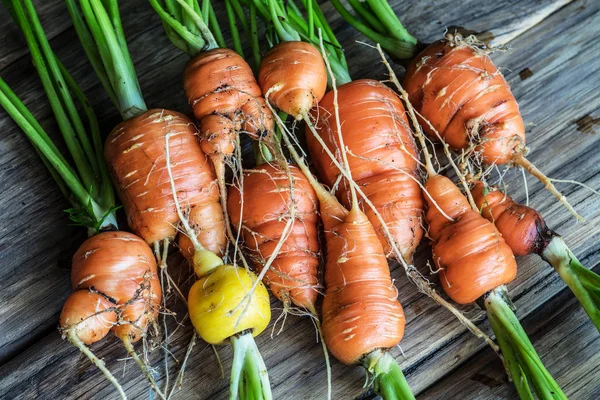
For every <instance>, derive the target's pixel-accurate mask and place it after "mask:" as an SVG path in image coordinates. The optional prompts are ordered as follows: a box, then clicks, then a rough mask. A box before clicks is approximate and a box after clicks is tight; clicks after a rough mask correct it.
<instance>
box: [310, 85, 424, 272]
mask: <svg viewBox="0 0 600 400" xmlns="http://www.w3.org/2000/svg"><path fill="white" fill-rule="evenodd" d="M338 93H339V110H340V119H341V121H342V125H343V126H344V129H343V135H344V142H345V143H346V146H347V147H348V152H349V155H348V159H349V162H350V170H351V171H352V176H353V178H354V180H355V182H356V183H357V184H358V185H359V186H360V187H361V189H362V192H363V193H364V194H365V196H366V197H367V198H368V199H369V200H370V201H371V202H372V203H373V205H374V206H375V207H376V211H374V210H371V209H370V207H369V206H368V205H366V204H364V201H360V205H361V209H362V210H363V211H364V212H365V213H366V214H367V216H368V217H369V220H370V221H371V222H372V223H373V225H374V226H375V229H376V230H377V234H378V236H379V238H380V241H381V243H382V245H383V246H384V250H385V252H386V254H388V255H392V252H393V249H392V247H391V245H390V243H388V238H387V235H386V232H385V231H384V227H383V226H382V225H383V224H382V222H380V221H379V219H378V217H377V215H375V212H379V214H380V215H381V217H382V218H383V221H384V223H385V224H386V226H387V228H388V229H389V232H390V233H391V235H392V237H393V239H394V241H395V243H396V245H397V246H398V248H399V249H400V251H401V255H402V257H403V258H404V259H405V260H407V261H408V262H410V261H411V260H412V255H413V252H414V251H415V249H416V247H417V245H418V244H419V243H420V241H421V238H422V236H423V228H422V225H423V198H422V196H421V189H420V187H419V178H418V177H417V166H418V162H419V161H418V154H417V149H416V145H415V142H414V139H413V137H412V133H411V131H410V128H409V125H408V121H407V119H406V116H405V112H404V107H403V106H402V103H401V102H400V99H399V98H398V96H397V95H396V94H395V93H394V92H393V91H392V90H391V89H389V88H388V87H387V86H385V85H383V84H381V83H379V82H377V81H374V80H367V79H361V80H357V81H353V82H351V83H348V84H346V85H342V86H340V88H339V92H338ZM333 106H334V105H333V92H329V93H327V95H326V96H325V97H324V98H323V100H321V101H320V102H319V106H318V107H316V108H314V109H313V111H312V112H311V115H312V117H313V118H314V119H315V120H316V121H317V122H316V124H315V127H316V130H317V132H318V134H319V136H320V138H322V140H323V142H324V143H325V144H326V145H327V147H328V148H329V150H330V151H331V152H333V153H336V154H339V149H340V146H339V141H338V140H337V134H336V125H335V123H334V122H335V121H334V118H335V114H334V113H333ZM306 141H307V145H308V149H309V152H310V154H311V156H312V160H313V163H314V165H315V168H316V170H317V172H318V173H319V176H320V177H321V179H322V180H323V182H324V183H325V184H326V185H329V186H331V187H333V186H335V185H336V184H337V187H338V190H337V195H338V198H339V199H340V200H341V201H342V202H343V203H344V205H346V206H349V204H350V201H351V198H350V197H351V196H350V190H349V184H348V182H347V181H346V180H345V179H343V180H342V181H341V182H339V183H336V182H337V180H338V179H339V177H340V171H339V169H338V168H337V167H336V165H334V164H333V163H332V162H331V159H330V158H329V156H328V155H327V153H326V152H325V150H324V149H323V147H322V146H321V143H320V142H319V140H318V138H317V137H316V136H315V135H314V134H313V133H312V130H311V129H308V128H307V129H306Z"/></svg>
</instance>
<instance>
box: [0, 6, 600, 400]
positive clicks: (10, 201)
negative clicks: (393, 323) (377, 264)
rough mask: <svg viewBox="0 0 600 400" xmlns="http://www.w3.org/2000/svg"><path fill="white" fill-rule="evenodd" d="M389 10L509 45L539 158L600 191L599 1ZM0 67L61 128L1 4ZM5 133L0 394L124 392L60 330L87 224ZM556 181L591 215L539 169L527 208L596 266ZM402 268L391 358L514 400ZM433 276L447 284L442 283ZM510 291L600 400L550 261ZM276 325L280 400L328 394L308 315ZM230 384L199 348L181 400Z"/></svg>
mask: <svg viewBox="0 0 600 400" xmlns="http://www.w3.org/2000/svg"><path fill="white" fill-rule="evenodd" d="M36 3H37V4H38V5H39V7H38V10H39V12H40V14H41V19H42V23H43V24H44V27H45V29H46V32H47V33H48V35H49V37H50V38H51V45H52V46H53V48H54V49H55V50H56V52H57V53H58V55H59V57H60V58H61V60H62V61H63V63H64V64H65V65H66V66H67V67H68V68H69V70H70V71H71V72H72V74H73V75H74V77H75V78H76V79H77V80H78V82H80V84H81V86H82V87H83V89H84V91H85V92H86V93H87V94H88V96H89V97H90V99H91V101H92V104H93V105H94V107H95V108H96V110H97V113H98V115H99V117H100V119H101V123H102V128H103V131H104V132H108V131H109V130H110V129H111V127H112V126H114V125H115V124H116V123H117V121H118V119H119V117H118V115H117V114H116V112H115V111H114V108H113V107H112V105H111V104H110V103H109V101H108V100H107V99H106V96H105V95H104V93H103V91H102V88H101V87H100V85H99V83H98V81H97V79H96V77H95V75H94V74H93V71H92V69H91V68H90V66H89V65H88V64H87V62H86V61H85V58H84V55H83V51H82V49H81V48H80V46H79V43H78V41H77V39H76V36H75V34H74V31H73V29H72V27H71V24H70V22H69V19H68V17H67V12H66V9H65V6H64V3H63V2H62V1H59V0H48V1H41V0H40V1H37V2H36ZM121 3H122V4H121V10H122V15H123V21H124V25H125V31H126V33H127V36H128V42H129V46H130V49H131V52H132V57H133V59H134V62H135V64H136V68H137V71H138V75H139V78H140V81H141V85H142V90H143V91H144V95H145V98H146V100H147V103H148V105H149V106H153V107H154V106H156V107H164V108H170V109H176V110H181V111H188V107H187V105H186V102H185V99H184V98H183V95H182V91H181V71H182V68H183V65H184V64H185V62H186V57H185V56H184V55H183V54H181V53H180V52H179V51H178V50H177V49H175V48H174V47H173V46H172V45H171V44H170V43H169V42H168V40H167V39H166V37H165V35H164V33H163V31H162V26H161V25H160V23H159V20H158V18H157V17H156V16H155V15H154V14H153V11H152V10H151V8H150V6H149V5H148V4H147V2H144V1H142V0H128V1H122V2H121ZM391 3H392V5H393V7H394V9H395V10H396V11H397V12H398V15H400V16H401V18H402V20H403V21H404V22H405V25H406V27H407V28H408V30H409V31H411V32H412V33H413V34H415V35H416V36H417V37H418V38H419V39H421V40H423V41H425V42H427V41H432V40H435V39H436V38H439V37H440V36H441V35H443V34H444V32H445V29H446V28H448V27H452V29H456V28H458V27H460V28H464V29H467V30H471V31H475V32H482V35H483V36H485V37H487V38H490V39H492V40H493V42H494V43H496V44H506V45H508V46H509V47H510V49H509V50H508V51H507V52H504V53H497V54H495V55H494V60H495V62H496V64H497V65H498V66H499V67H500V68H502V70H503V72H504V74H505V76H506V78H507V79H508V81H509V82H510V84H511V86H512V89H513V91H514V94H515V96H516V97H517V99H518V101H519V103H520V106H521V110H522V113H523V116H524V119H525V121H526V123H527V124H528V125H527V126H528V144H529V146H530V147H531V153H530V155H529V158H530V159H531V160H532V161H533V162H534V163H535V164H536V165H537V166H538V167H539V168H540V169H542V170H543V171H545V172H546V173H547V174H548V175H550V176H552V177H555V178H559V179H576V180H578V181H580V182H584V183H586V184H588V185H590V186H592V187H594V188H600V152H599V151H598V148H599V147H598V146H599V145H600V135H598V133H599V131H600V128H599V127H598V121H599V117H600V96H599V95H598V91H599V90H600V79H599V77H600V41H598V33H599V31H598V26H600V2H598V1H592V0H588V1H574V2H568V1H564V0H560V1H559V0H554V1H553V0H543V1H539V0H523V1H511V0H499V1H493V2H492V1H481V0H465V1H462V2H457V1H451V0H443V1H433V0H426V1H419V2H416V1H408V0H402V1H392V2H391ZM323 10H324V11H325V13H326V15H327V17H329V18H330V21H331V22H332V26H333V28H334V30H335V32H336V34H338V37H339V39H340V41H341V43H342V45H343V46H344V47H345V48H346V51H347V56H348V59H349V63H350V65H351V73H352V76H353V77H354V78H362V77H369V78H375V79H382V80H383V79H385V75H384V71H383V68H382V67H381V65H380V62H379V60H378V58H377V55H376V53H375V52H374V51H373V50H371V49H369V48H367V47H365V46H364V45H361V44H359V43H356V42H355V41H356V40H364V39H363V38H362V37H361V36H360V35H359V34H358V33H356V32H355V31H354V30H353V29H352V28H350V27H349V26H347V25H346V24H344V23H343V22H342V21H340V20H339V18H338V17H337V16H336V14H335V12H334V10H333V9H332V7H331V5H330V4H327V3H325V4H323ZM397 72H398V73H399V75H401V74H402V69H401V68H400V67H398V68H397ZM0 74H1V75H2V77H3V78H4V79H5V80H6V81H7V82H8V83H9V84H10V85H11V86H12V87H13V89H14V90H15V91H16V92H17V94H19V95H20V96H21V98H22V99H23V100H24V102H25V103H26V104H27V105H28V106H29V107H30V108H31V110H32V111H33V113H34V114H35V115H36V116H37V117H38V118H39V119H40V121H41V122H42V125H43V126H44V127H45V128H47V130H48V131H49V132H50V133H51V135H53V136H54V137H57V135H58V133H57V129H56V126H55V124H54V123H53V122H52V116H51V110H50V108H49V106H48V105H47V101H46V99H45V96H44V94H43V92H42V91H41V88H40V85H39V83H38V80H37V77H36V75H35V72H34V69H33V67H32V66H31V62H30V59H29V56H28V51H27V49H26V46H25V44H24V40H23V39H22V37H21V35H20V33H19V32H18V30H17V28H16V27H15V25H14V24H13V23H12V21H11V20H10V18H9V16H8V13H7V12H6V10H5V9H4V8H0ZM0 131H1V132H2V133H1V141H0V210H2V212H1V217H0V257H1V262H0V304H1V306H0V398H2V399H12V398H15V399H23V398H53V399H63V398H65V399H67V398H68V399H74V398H94V399H104V398H115V397H116V395H115V391H114V390H113V388H112V387H111V386H110V384H108V383H107V382H106V380H105V379H104V378H103V376H102V375H101V374H100V373H99V372H98V370H97V369H96V368H94V367H92V366H91V365H90V363H89V362H88V361H87V360H86V359H85V358H84V357H83V356H82V355H81V354H79V352H78V351H77V350H76V349H74V348H73V347H72V346H70V345H69V344H68V343H66V342H65V341H63V340H61V338H60V335H59V334H58V332H57V330H56V325H57V320H58V315H59V313H60V309H61V306H62V303H63V302H64V300H65V298H66V297H67V296H68V294H69V292H70V282H69V268H70V257H71V255H72V254H73V252H74V251H75V250H76V248H77V246H78V245H79V244H80V243H81V242H82V241H83V240H84V238H85V235H84V232H83V231H82V230H81V229H80V228H77V227H73V226H69V225H68V223H69V221H68V219H67V216H66V214H65V213H63V212H61V210H63V209H66V208H67V207H68V205H67V203H66V202H65V201H64V200H63V199H62V197H61V194H60V192H59V191H58V190H57V188H56V187H55V185H54V183H53V181H52V180H51V178H50V176H49V175H48V173H47V172H46V171H45V169H44V167H43V165H42V163H41V162H39V160H38V158H37V156H36V154H35V152H34V151H33V150H32V148H31V146H30V145H29V143H28V142H27V140H26V139H25V138H24V136H23V135H22V133H21V132H20V131H19V129H18V128H17V127H16V126H15V125H14V124H13V123H12V121H11V120H10V119H9V118H8V116H7V115H6V114H5V113H4V112H0ZM505 181H506V182H507V183H508V184H509V191H510V194H511V195H512V196H513V197H514V198H515V199H517V200H520V201H524V199H525V190H524V185H523V178H522V176H521V174H520V173H519V172H518V171H510V172H508V173H507V174H506V176H505ZM559 186H560V188H561V189H562V190H563V191H564V193H566V194H567V196H568V197H569V199H570V201H571V202H572V204H574V205H575V207H576V208H577V209H578V210H579V212H580V213H581V214H582V215H583V216H584V217H585V218H586V221H585V222H583V223H577V222H575V220H574V219H573V218H572V217H570V215H569V214H568V213H567V212H566V211H565V209H564V208H562V207H561V206H560V205H559V204H557V202H556V201H555V200H554V198H553V197H552V196H551V195H550V194H548V193H547V192H546V191H545V190H544V189H543V187H542V185H541V184H540V183H538V182H536V181H534V180H533V179H532V178H528V187H529V198H530V204H532V205H534V206H535V207H536V208H537V209H539V210H541V211H542V213H543V214H544V216H545V218H546V220H547V222H548V224H549V225H550V226H551V227H552V228H554V229H555V230H558V231H559V232H560V233H562V234H563V235H564V237H565V240H566V241H567V243H568V244H569V245H570V246H571V248H572V250H573V251H574V252H575V254H577V256H578V257H579V258H580V260H581V261H582V262H583V263H584V264H585V265H587V266H588V267H592V268H594V269H595V270H596V271H597V272H598V271H600V253H599V252H598V249H599V248H600V240H599V239H600V214H599V213H598V210H599V209H600V199H599V198H598V197H596V196H594V195H592V194H590V192H588V191H586V190H584V189H582V188H580V187H577V186H574V185H568V184H560V185H559ZM428 257H429V249H428V246H427V245H426V244H423V245H422V246H421V248H420V250H419V252H418V255H417V257H416V259H415V264H416V265H417V267H418V268H419V269H421V271H422V272H423V273H425V274H428V269H427V267H426V265H425V263H426V260H427V259H428ZM170 264H171V266H172V267H173V268H177V267H178V266H179V265H181V264H182V262H181V259H180V258H178V257H177V256H176V255H175V256H173V257H172V258H171V260H170ZM392 269H393V272H392V273H393V277H394V278H395V279H396V284H397V286H398V288H399V293H400V301H401V302H402V304H403V305H404V307H405V311H406V318H407V322H408V324H407V328H406V335H405V338H404V340H403V341H402V343H401V346H402V350H403V351H404V354H405V357H403V356H402V355H401V351H400V349H394V351H393V354H394V355H395V356H397V359H398V360H399V361H400V362H401V366H402V368H403V370H404V371H405V374H406V376H407V378H408V381H409V383H410V385H411V387H412V388H413V390H414V391H415V393H417V394H418V397H419V398H422V399H454V398H456V399H514V398H517V396H516V392H515V391H514V389H513V388H512V386H511V385H510V384H508V383H507V382H506V378H505V377H504V375H503V370H502V366H501V364H500V362H499V361H498V359H497V358H496V357H495V356H494V355H493V353H492V352H491V351H490V350H489V349H487V348H486V347H485V345H484V344H483V343H482V342H481V341H479V340H477V339H476V338H474V337H472V336H471V335H470V334H468V333H467V332H465V329H464V328H463V327H462V326H461V325H459V324H458V322H456V321H455V320H453V319H452V318H451V317H449V314H448V313H447V312H446V311H443V310H441V309H439V308H438V307H437V306H436V305H435V304H433V303H432V302H431V301H429V300H428V299H427V298H425V297H424V296H422V295H420V294H418V293H417V292H416V290H415V288H414V287H412V286H411V285H410V284H409V283H408V282H407V280H406V278H405V277H404V274H403V271H402V270H401V269H400V268H398V266H396V265H393V266H392ZM431 279H432V280H433V281H434V282H435V281H437V278H436V277H435V276H432V277H431ZM510 292H511V295H512V298H513V300H514V302H515V304H516V306H517V307H518V316H519V317H520V318H521V319H522V321H523V325H524V327H525V328H526V330H527V331H528V333H529V334H530V336H531V338H532V340H533V343H534V345H535V346H536V348H537V349H538V351H539V354H540V355H541V357H542V359H543V361H544V362H545V364H546V365H547V367H548V369H549V370H550V372H551V373H552V374H553V375H554V376H555V377H556V378H557V379H558V382H559V383H560V384H561V386H562V387H563V389H564V391H565V393H566V394H567V395H568V396H569V397H570V398H571V399H575V400H577V399H598V398H600V339H599V337H598V332H597V331H596V330H595V328H594V327H593V325H592V324H591V323H590V322H589V321H588V320H587V318H586V315H585V314H584V312H583V311H582V310H581V309H580V307H579V306H578V304H577V302H576V301H575V299H574V297H573V296H572V295H571V293H570V292H569V291H568V290H567V289H566V288H565V285H564V284H563V283H562V281H560V279H559V278H558V277H557V275H556V274H555V273H554V272H553V270H552V269H551V268H549V267H548V266H547V265H545V264H544V263H543V262H542V261H541V260H540V259H539V258H537V257H525V258H521V259H519V274H518V277H517V279H516V280H515V282H514V283H512V284H511V285H510ZM464 310H465V311H466V312H467V313H468V314H469V315H470V316H471V317H473V318H474V319H476V320H477V321H478V325H479V326H480V327H481V328H482V329H484V330H486V331H488V332H489V331H490V329H489V326H488V324H487V322H486V321H485V319H484V318H483V313H482V312H481V311H479V310H478V309H477V308H475V307H465V308H464ZM180 311H181V313H180V314H181V316H183V311H182V310H180ZM280 312H281V310H280V304H278V303H277V302H276V301H273V314H274V316H275V317H277V316H278V314H279V313H280ZM274 319H275V318H274ZM188 325H189V324H188ZM170 332H171V333H173V332H174V327H171V329H170ZM190 332H191V330H190V327H189V326H185V327H182V328H180V329H178V330H177V331H175V333H174V334H173V335H172V337H171V346H170V350H171V351H172V352H173V354H174V357H175V358H176V359H181V358H182V357H183V353H184V352H185V349H186V346H187V343H188V341H189V337H190ZM269 333H270V331H266V332H265V333H264V334H262V335H261V336H260V337H259V338H258V340H257V342H258V345H259V348H260V349H261V352H262V354H263V356H264V358H265V362H266V364H267V366H268V367H269V371H270V378H271V382H272V385H273V391H274V395H275V398H289V399H313V398H314V399H317V398H323V397H324V391H325V373H324V363H323V357H322V353H321V349H320V345H319V344H318V343H317V342H316V340H315V333H314V328H313V326H312V324H311V323H310V321H308V320H307V319H302V318H299V317H293V316H289V317H288V318H287V321H286V324H285V327H284V329H283V331H282V332H281V334H279V335H275V336H273V338H271V337H270V335H269ZM92 350H93V351H94V352H95V353H96V354H97V355H98V356H100V357H101V358H103V359H104V360H105V362H106V363H107V366H108V367H109V368H110V369H111V370H112V371H114V373H115V375H116V376H117V377H118V378H119V380H120V381H121V382H122V383H123V386H124V388H125V390H126V392H127V393H128V395H129V396H130V398H147V397H148V389H147V385H146V384H145V381H144V379H143V378H142V377H141V374H140V373H139V371H138V370H137V368H136V367H135V366H134V365H133V363H132V362H131V361H130V360H127V359H126V357H125V351H124V350H123V348H122V346H121V345H120V344H119V343H118V342H117V340H116V339H115V338H113V337H108V338H106V339H105V340H103V341H102V342H101V343H98V344H96V345H94V346H92ZM219 356H220V359H221V362H222V363H223V366H224V368H225V371H226V374H227V375H228V369H229V368H230V365H231V364H230V363H231V349H230V348H229V347H223V348H219ZM150 361H151V363H152V365H153V366H155V367H156V372H157V376H158V377H160V379H161V382H164V369H163V368H162V364H161V363H162V353H161V352H160V351H158V350H155V351H154V352H152V353H151V354H150ZM171 364H173V361H172V360H171ZM172 369H173V370H176V368H172ZM364 378H365V377H364V372H363V370H362V368H359V367H348V366H344V365H341V364H339V363H337V362H335V361H334V362H333V380H334V397H335V398H336V399H348V398H352V397H354V396H356V395H359V394H360V393H361V391H362V386H363V383H364ZM173 379H174V377H173V376H171V380H173ZM227 387H228V381H227V380H226V379H221V373H220V370H219V367H218V364H217V360H216V358H215V356H214V354H213V352H212V350H211V349H210V347H208V346H206V344H204V343H202V342H199V343H198V344H197V346H196V347H195V348H194V350H193V352H192V357H191V359H190V361H189V368H188V370H187V373H186V376H185V380H184V386H183V389H182V390H181V391H180V392H178V393H177V397H178V398H182V399H187V398H190V399H213V398H216V399H219V398H226V393H227ZM177 397H176V398H177Z"/></svg>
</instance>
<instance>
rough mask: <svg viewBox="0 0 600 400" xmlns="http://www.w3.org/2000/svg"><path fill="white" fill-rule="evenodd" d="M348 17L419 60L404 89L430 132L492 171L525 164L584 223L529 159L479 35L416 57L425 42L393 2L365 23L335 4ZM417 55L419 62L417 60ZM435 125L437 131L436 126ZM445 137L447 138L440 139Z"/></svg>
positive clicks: (373, 6) (367, 13) (368, 14)
mask: <svg viewBox="0 0 600 400" xmlns="http://www.w3.org/2000/svg"><path fill="white" fill-rule="evenodd" d="M332 3H333V5H334V7H335V8H336V9H337V10H338V11H339V12H340V15H341V16H342V17H343V18H344V19H345V20H346V21H348V22H350V23H351V24H352V25H353V26H354V27H356V28H357V29H358V30H360V31H361V32H362V33H363V34H364V35H365V36H367V37H369V38H371V39H372V40H374V41H375V42H378V43H381V46H382V47H383V49H384V50H385V51H386V52H388V54H390V55H392V57H394V56H395V57H396V58H397V59H402V60H407V61H408V60H412V61H411V63H410V67H409V68H408V70H407V72H406V75H405V77H404V86H405V87H406V91H407V92H408V94H409V98H410V101H411V103H412V104H414V107H415V111H416V112H417V114H418V115H419V117H422V121H427V123H425V124H423V126H424V129H425V131H426V132H427V133H428V134H429V135H430V136H432V137H433V139H435V140H438V139H439V140H443V141H446V142H447V143H448V144H449V145H450V147H452V148H453V149H454V150H456V151H464V152H465V153H466V154H467V155H471V156H473V158H475V159H476V161H478V162H481V163H483V164H487V165H504V164H509V165H519V166H521V167H523V168H525V169H526V170H527V171H528V172H529V173H530V174H532V175H533V176H535V177H536V178H538V179H539V180H540V181H541V182H542V183H543V184H544V185H545V187H546V189H547V190H548V191H550V193H552V194H553V195H554V196H556V198H557V199H558V200H559V201H560V202H561V203H562V204H564V205H565V207H567V209H568V210H569V211H570V212H571V213H572V214H573V215H574V216H575V217H576V218H577V219H579V220H581V219H582V217H581V216H580V215H579V214H578V213H577V212H576V211H575V209H574V208H573V207H572V206H571V205H570V204H569V202H568V201H567V198H566V197H565V196H564V195H563V194H561V193H560V192H559V191H558V189H556V187H555V186H554V184H553V183H552V179H550V178H548V177H547V176H546V175H544V174H543V173H542V172H541V171H540V170H539V169H537V168H536V167H535V165H533V164H532V163H531V161H529V160H528V159H527V158H526V157H525V155H526V154H527V148H526V146H525V127H524V124H523V118H522V116H521V113H520V112H519V106H518V104H517V101H516V100H515V98H514V96H513V94H512V93H511V91H510V87H509V86H508V83H507V82H506V80H505V79H504V77H503V76H502V73H501V72H500V71H498V69H497V68H496V67H495V66H494V64H493V62H492V60H491V59H490V57H489V55H488V54H489V52H490V51H489V50H490V49H488V48H485V46H483V45H482V44H481V43H479V42H478V41H477V40H476V39H475V38H474V37H473V36H470V37H468V38H466V39H464V38H462V36H460V35H459V34H454V35H453V34H448V35H446V38H445V39H442V40H439V41H436V42H434V43H433V44H431V45H429V46H427V47H426V48H425V49H424V50H423V51H422V52H421V53H419V54H418V55H417V56H416V57H415V56H414V54H415V51H416V48H417V47H418V44H417V40H416V39H415V38H414V37H413V36H411V35H410V34H409V33H408V32H407V31H406V29H405V28H404V27H403V26H402V23H401V22H400V21H399V20H398V17H397V16H396V15H395V14H394V11H393V10H392V8H391V7H390V6H389V4H388V3H387V2H386V1H381V0H367V1H366V2H365V3H366V4H365V5H364V6H361V12H360V18H357V17H355V16H353V15H352V14H351V13H350V12H348V10H346V8H345V7H344V6H343V5H342V4H341V2H340V1H339V0H333V1H332ZM413 57H414V58H413ZM430 125H431V126H430ZM434 130H435V132H437V133H439V136H440V138H437V137H436V136H435V135H434Z"/></svg>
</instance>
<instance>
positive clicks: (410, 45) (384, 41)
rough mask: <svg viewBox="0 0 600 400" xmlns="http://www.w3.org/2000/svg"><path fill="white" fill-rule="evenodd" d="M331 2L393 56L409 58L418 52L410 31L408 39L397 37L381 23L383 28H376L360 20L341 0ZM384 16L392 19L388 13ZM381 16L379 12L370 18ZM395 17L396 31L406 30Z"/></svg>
mask: <svg viewBox="0 0 600 400" xmlns="http://www.w3.org/2000/svg"><path fill="white" fill-rule="evenodd" d="M369 3H370V2H369ZM331 4H332V5H333V7H335V9H336V10H337V11H338V12H339V13H340V16H341V17H342V18H343V19H344V20H346V22H348V23H349V24H350V25H352V26H353V27H354V29H356V30H357V31H359V32H360V33H362V34H363V35H365V36H366V37H368V38H369V39H371V40H372V41H374V42H376V43H379V44H381V47H382V48H383V49H384V50H385V52H386V53H388V54H389V55H390V56H391V57H392V58H394V59H399V60H409V59H412V58H413V57H414V55H415V53H416V43H417V41H416V39H415V38H414V37H412V36H411V35H410V34H408V32H406V35H407V36H406V39H398V38H397V37H394V36H392V35H390V34H389V33H388V32H387V31H386V30H385V29H381V28H382V27H381V25H378V26H379V28H380V29H381V30H375V29H372V28H370V27H369V26H367V25H365V24H364V23H363V22H362V21H360V20H359V19H358V18H356V17H355V16H354V15H352V14H351V13H350V12H349V11H348V10H347V9H346V7H345V6H344V5H343V4H342V2H341V1H340V0H331ZM388 7H389V6H388ZM383 16H384V17H385V18H386V19H388V20H389V19H391V16H389V15H387V14H385V15H383ZM381 18H382V16H380V15H378V14H373V16H372V18H370V19H369V20H373V19H378V20H379V19H381ZM394 18H395V19H396V21H394V23H396V24H397V27H396V31H398V32H401V31H402V30H405V29H404V27H403V26H402V24H401V23H400V21H399V20H398V19H397V18H396V17H395V15H394ZM388 23H390V22H388ZM376 28H377V27H376Z"/></svg>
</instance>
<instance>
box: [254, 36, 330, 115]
mask: <svg viewBox="0 0 600 400" xmlns="http://www.w3.org/2000/svg"><path fill="white" fill-rule="evenodd" d="M258 84H259V85H260V87H261V89H262V93H263V95H264V96H265V98H268V100H269V101H270V102H272V103H273V104H274V105H275V106H276V107H277V108H278V109H279V110H281V111H283V112H285V113H286V114H289V115H292V116H294V118H296V119H302V118H304V116H306V115H307V114H308V112H309V111H310V109H311V108H313V106H314V105H315V104H317V103H318V102H319V101H320V100H321V99H322V98H323V95H324V94H325V90H326V89H327V72H326V70H325V63H324V62H323V57H322V56H321V53H320V52H319V50H317V49H316V48H315V47H314V46H313V45H311V44H309V43H306V42H300V41H286V42H282V43H280V44H278V45H276V46H274V47H272V48H271V49H270V50H269V51H268V52H267V54H265V57H264V58H263V60H262V62H261V63H260V69H259V71H258Z"/></svg>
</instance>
